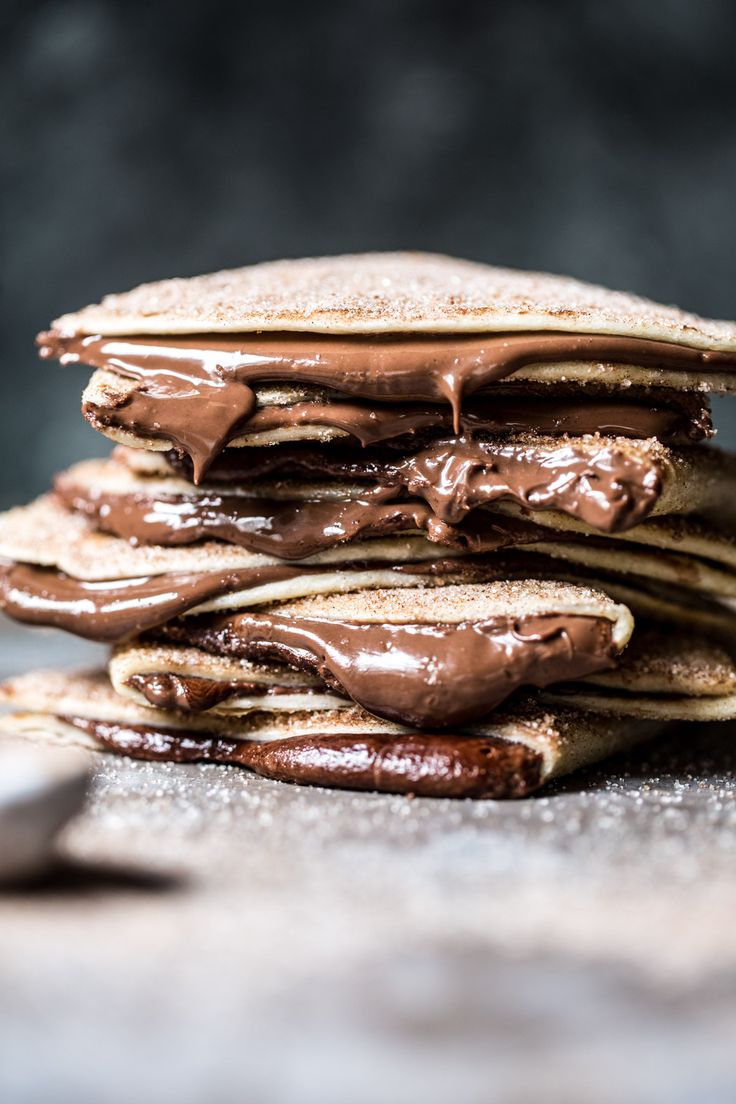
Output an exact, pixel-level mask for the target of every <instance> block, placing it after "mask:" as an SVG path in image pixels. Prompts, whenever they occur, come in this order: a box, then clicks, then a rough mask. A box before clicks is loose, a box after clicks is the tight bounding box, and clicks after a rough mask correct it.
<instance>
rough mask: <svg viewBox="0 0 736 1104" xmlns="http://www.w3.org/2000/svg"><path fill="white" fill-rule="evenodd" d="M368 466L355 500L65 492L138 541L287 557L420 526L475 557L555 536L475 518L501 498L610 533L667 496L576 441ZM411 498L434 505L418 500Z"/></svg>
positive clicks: (652, 480)
mask: <svg viewBox="0 0 736 1104" xmlns="http://www.w3.org/2000/svg"><path fill="white" fill-rule="evenodd" d="M367 463H368V467H369V469H370V471H371V472H372V473H373V475H374V478H375V479H376V482H377V486H374V487H373V488H370V487H367V488H366V490H365V492H364V493H363V495H362V496H361V497H360V498H352V499H350V498H340V499H337V498H336V499H330V500H326V499H323V500H320V501H308V500H307V501H279V500H274V499H260V498H248V497H245V496H243V495H223V494H219V493H216V492H214V491H203V492H202V493H201V494H198V495H197V494H192V495H165V494H163V495H151V494H146V493H145V491H141V492H134V493H113V492H110V493H106V492H104V491H98V490H97V489H96V488H95V487H91V488H90V487H87V486H84V485H80V484H77V483H75V482H74V477H73V475H72V476H71V477H70V476H67V475H63V474H62V475H60V476H58V477H57V479H56V484H55V486H56V492H57V494H58V495H59V496H60V497H61V498H62V500H63V501H64V503H65V504H66V505H67V506H69V507H70V508H71V509H74V510H78V511H81V512H83V513H85V514H87V515H88V516H89V517H92V518H94V520H95V523H96V525H97V527H98V528H100V529H102V530H103V531H105V532H108V533H114V534H115V535H116V536H119V537H123V538H125V539H126V540H130V541H133V542H134V543H139V542H140V543H144V544H163V545H179V544H192V543H194V542H195V541H199V540H205V539H207V538H216V539H218V540H223V541H227V542H228V543H231V544H237V545H240V546H241V547H244V548H248V549H249V550H250V551H252V552H263V553H266V554H271V555H276V556H279V557H281V558H282V559H287V560H298V559H303V558H305V557H307V556H311V555H314V554H315V553H317V552H319V551H322V550H323V549H326V548H331V547H333V546H334V545H336V544H339V543H342V542H344V541H349V540H355V539H357V538H359V537H362V538H364V539H365V538H368V537H380V536H386V535H388V534H391V533H397V532H406V531H412V530H423V531H425V532H426V534H427V536H428V537H429V539H430V540H431V541H435V542H436V543H439V544H444V545H447V546H448V547H452V548H460V549H472V550H473V551H476V552H480V551H491V550H493V549H497V548H500V547H504V546H506V545H509V544H511V543H516V544H519V543H522V542H523V541H524V540H526V541H534V540H545V539H549V532H548V531H545V530H543V529H541V528H539V527H536V526H533V525H532V524H531V523H528V522H527V523H525V522H522V523H518V522H517V523H516V524H514V523H513V522H512V523H507V522H506V521H505V520H504V519H498V518H494V519H491V518H489V517H488V516H486V515H485V514H484V515H483V516H480V517H478V516H475V517H473V518H470V519H469V518H468V515H469V514H471V513H472V512H473V511H475V510H477V509H478V508H480V507H485V506H489V505H491V504H492V503H493V502H495V501H497V500H499V499H506V500H511V501H513V502H516V503H518V504H519V505H520V506H523V507H526V508H529V509H533V510H552V509H554V510H559V511H562V512H563V513H565V514H568V515H570V516H571V517H575V518H577V519H579V520H580V521H584V522H586V523H587V524H588V525H590V526H591V527H593V528H596V529H598V530H600V531H601V532H606V533H611V532H622V531H624V530H626V529H629V528H631V527H632V526H634V525H637V524H638V523H639V522H641V521H642V520H643V519H644V518H645V517H646V516H647V515H648V514H649V513H651V511H652V509H653V507H654V505H655V503H656V502H657V499H658V498H659V496H660V494H661V489H662V477H661V469H660V466H659V464H657V463H656V461H654V460H649V459H645V458H642V457H636V456H629V455H627V454H626V453H625V452H623V451H622V450H620V449H617V448H611V447H601V448H599V449H598V450H597V451H596V452H594V453H592V454H591V453H590V451H586V450H584V449H578V448H576V447H575V446H574V445H559V446H557V447H556V448H551V449H550V448H540V447H535V446H532V445H530V446H523V445H519V444H508V445H492V444H490V443H480V442H474V441H470V440H466V439H463V438H459V439H457V440H454V441H450V442H442V443H438V444H436V445H434V446H432V447H431V448H428V449H425V450H424V451H422V452H419V453H417V454H416V455H414V456H410V457H407V458H406V459H405V460H401V461H398V462H393V463H392V462H391V461H390V460H384V461H383V462H382V463H381V462H380V461H379V460H376V459H372V458H371V459H369V460H368V462H367ZM354 466H357V465H354ZM405 492H408V493H409V494H410V495H413V496H416V498H423V499H425V500H426V502H419V501H416V500H415V501H408V502H407V501H405V500H403V495H404V493H405ZM396 499H399V501H395V500H396ZM466 521H469V524H468V525H466V526H465V527H464V528H462V529H460V528H458V526H461V525H463V523H464V522H466Z"/></svg>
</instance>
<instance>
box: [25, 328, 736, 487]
mask: <svg viewBox="0 0 736 1104" xmlns="http://www.w3.org/2000/svg"><path fill="white" fill-rule="evenodd" d="M39 345H40V351H41V355H42V356H44V357H52V356H54V357H59V358H60V359H61V361H62V363H64V364H70V363H83V364H87V365H90V366H91V367H93V368H103V369H106V370H108V371H111V372H115V373H117V374H118V375H121V376H124V377H126V378H128V379H132V380H134V381H135V382H136V383H137V385H138V386H137V387H136V388H135V389H134V391H133V392H132V393H131V395H130V396H129V397H127V398H125V399H124V400H123V401H122V402H121V403H120V404H118V405H116V406H98V405H95V404H92V403H88V404H86V405H85V410H84V412H85V415H86V416H88V417H89V418H90V419H92V420H93V421H97V423H98V424H100V425H111V426H118V427H120V428H123V429H128V430H131V431H133V432H136V433H140V434H142V435H143V436H147V437H153V438H162V437H164V438H167V439H169V440H171V441H173V442H174V445H175V447H176V448H177V449H178V450H179V451H181V452H182V453H184V454H186V455H188V456H189V457H190V458H191V460H192V463H193V469H194V478H195V481H196V482H200V481H201V479H202V478H203V476H204V475H205V473H206V471H207V469H208V467H209V465H210V464H211V463H212V460H213V459H214V458H215V456H217V455H218V453H219V452H220V451H221V450H222V449H223V448H224V447H225V445H226V444H227V443H228V441H230V440H232V439H233V437H234V436H235V435H236V431H237V430H242V429H243V427H244V426H245V425H246V423H247V422H248V420H249V419H250V418H251V417H252V416H253V413H254V411H255V409H256V397H255V393H254V391H253V389H252V388H253V385H255V384H257V383H259V382H266V381H270V382H279V381H283V382H287V383H289V382H291V383H297V384H312V385H315V386H322V387H327V388H331V389H333V390H336V391H339V392H341V393H343V394H348V395H350V396H355V397H358V398H364V399H370V400H372V401H374V402H379V403H382V402H392V401H394V402H395V401H398V402H420V403H421V402H430V403H438V402H439V403H448V404H449V405H450V407H451V409H452V415H453V431H454V432H455V433H460V431H461V413H462V402H463V398H464V396H466V395H469V394H471V393H473V392H475V391H478V390H479V389H481V388H484V387H488V386H489V385H491V384H493V383H497V382H498V381H499V380H503V379H506V378H508V377H509V376H511V375H512V374H513V373H514V372H515V371H518V370H519V369H520V368H523V367H525V366H526V365H530V364H544V363H554V362H560V361H567V360H584V361H588V360H591V361H599V362H605V363H618V364H636V365H643V366H652V367H661V368H668V369H673V370H679V369H682V370H690V371H698V370H702V369H703V368H713V367H718V368H726V369H732V368H734V367H736V358H734V356H733V354H729V353H719V352H710V351H706V350H700V349H688V348H684V347H682V346H679V345H674V344H670V343H668V342H661V341H648V340H645V339H641V338H629V337H610V336H597V335H589V334H582V335H581V334H569V333H515V334H481V335H477V334H473V335H469V336H467V335H463V336H460V335H452V336H449V337H444V336H437V335H428V336H420V337H415V336H412V337H398V338H397V337H393V336H392V337H388V338H380V337H370V338H368V337H365V336H361V337H356V338H345V337H328V336H316V335H312V334H310V335H309V336H305V335H299V334H296V335H295V334H244V335H238V336H235V337H222V336H214V335H211V334H206V335H199V336H191V337H176V338H175V337H162V338H160V339H158V340H156V339H155V338H148V337H137V338H136V337H74V336H65V335H62V334H59V333H55V332H51V333H47V334H41V335H40V336H39Z"/></svg>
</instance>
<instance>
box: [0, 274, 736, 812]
mask: <svg viewBox="0 0 736 1104" xmlns="http://www.w3.org/2000/svg"><path fill="white" fill-rule="evenodd" d="M39 344H40V349H41V355H42V356H43V357H46V358H49V357H50V358H57V359H59V360H60V361H61V362H62V364H79V365H85V366H86V367H88V368H89V369H91V370H92V377H91V380H90V382H89V384H88V386H87V388H86V391H85V393H84V400H83V411H84V415H85V417H86V418H87V419H88V421H89V422H91V424H92V425H93V426H95V428H96V429H98V430H99V431H100V432H101V433H103V434H105V435H106V436H107V437H109V438H111V439H112V440H113V441H115V442H116V447H115V449H114V451H113V453H112V456H111V457H110V458H109V459H108V460H104V461H97V460H90V461H85V462H82V463H80V464H77V465H76V466H75V467H73V468H71V469H70V470H69V471H67V472H64V473H63V474H61V475H59V476H58V477H57V479H56V481H55V485H54V489H53V491H52V492H51V493H50V494H48V495H46V496H44V497H42V498H41V499H39V500H37V501H36V502H34V503H32V504H30V505H29V506H25V507H20V508H18V509H15V510H11V511H9V512H8V513H7V514H5V515H4V516H2V517H1V518H0V555H1V556H2V557H3V559H4V566H3V568H2V577H1V579H0V593H1V595H2V604H3V607H4V609H5V612H6V613H7V614H8V615H9V616H11V617H13V618H15V619H17V620H19V621H24V622H26V623H29V624H33V625H51V626H56V627H61V628H63V629H66V630H68V631H70V632H73V633H77V634H78V635H80V636H84V637H88V638H91V639H93V640H99V641H105V642H108V643H110V644H112V645H113V650H112V655H111V659H110V664H109V670H108V671H107V672H92V673H84V674H75V675H70V674H67V673H63V672H50V671H43V672H33V673H31V674H28V675H24V676H21V677H19V678H15V679H12V680H10V681H8V682H7V683H6V684H5V686H4V688H3V690H2V694H3V697H4V700H5V702H6V703H8V704H10V705H11V706H12V707H13V708H14V710H15V712H14V713H13V714H11V715H9V716H5V717H4V718H3V720H2V725H3V727H4V728H5V729H14V730H16V731H18V730H21V731H27V732H29V733H35V734H40V735H47V736H49V737H52V738H55V739H59V740H62V741H67V742H69V741H71V742H82V743H87V744H90V745H92V746H95V747H102V748H107V749H109V750H112V751H118V752H122V753H124V754H128V755H132V756H138V757H142V758H152V759H171V760H176V761H214V762H220V763H236V764H240V765H242V766H245V767H249V768H250V769H252V770H254V771H257V772H258V773H260V774H263V775H266V776H268V777H271V778H276V779H282V780H287V781H294V782H302V783H320V784H324V785H332V786H347V787H356V788H366V789H375V790H384V791H389V792H411V793H415V794H432V795H446V796H494V797H512V796H520V795H523V794H526V793H529V792H530V791H532V790H533V789H535V788H536V787H538V786H540V785H542V784H543V783H544V782H545V781H547V780H548V779H549V778H551V777H554V776H556V775H559V774H562V773H564V772H566V771H569V770H572V769H574V768H576V767H578V766H581V765H584V764H586V763H590V762H593V761H595V760H596V759H600V758H602V757H604V756H606V755H609V754H610V753H612V752H614V751H616V750H618V749H621V748H625V747H628V746H629V745H631V744H633V743H635V742H636V741H638V740H641V739H645V738H649V737H650V736H652V735H653V734H654V733H655V732H657V731H658V730H660V729H661V728H662V727H663V726H665V725H667V724H669V723H671V722H673V721H683V720H720V719H726V718H729V717H732V716H734V715H736V665H735V664H734V660H733V657H732V653H733V648H734V639H735V638H734V628H735V626H736V614H735V613H734V611H733V609H732V605H731V603H730V602H729V599H731V600H732V599H733V598H735V597H736V547H735V546H734V541H733V536H732V534H733V532H734V525H735V524H736V516H735V515H736V507H735V506H734V497H735V496H734V490H736V481H734V475H735V473H736V463H735V461H734V458H732V457H730V456H728V455H726V454H724V453H722V452H719V451H717V450H716V449H714V448H713V447H712V446H710V445H709V444H708V439H709V438H710V437H711V436H712V433H713V429H712V425H711V418H710V410H709V406H708V400H707V394H708V392H710V391H719V392H728V391H734V390H736V326H733V325H730V324H727V323H723V322H712V321H706V320H703V319H701V318H698V317H696V316H694V315H690V314H685V313H684V312H682V311H679V310H676V309H673V308H667V307H661V306H658V305H656V304H654V303H651V302H649V301H646V300H643V299H639V298H636V297H634V296H631V295H625V294H621V293H615V292H609V291H606V290H604V289H602V288H598V287H593V286H590V285H587V284H582V283H580V282H578V281H575V280H569V279H561V278H557V277H552V276H546V275H539V274H533V273H522V272H512V271H507V270H502V269H495V268H491V267H488V266H485V265H480V264H475V263H471V262H466V261H456V260H453V259H450V258H445V257H437V256H431V255H423V254H383V255H382V254H369V255H362V256H350V257H338V258H326V259H307V260H301V261H282V262H276V263H270V264H263V265H257V266H253V267H250V268H244V269H239V270H236V271H232V272H222V273H216V274H214V275H210V276H204V277H199V278H195V279H189V280H168V281H164V282H162V283H158V284H151V285H145V286H143V287H140V288H137V289H135V290H134V291H131V292H129V293H127V294H123V295H115V296H108V297H107V298H106V299H104V300H103V302H102V303H101V304H100V305H98V306H90V307H87V308H85V309H84V310H82V311H80V312H78V313H76V314H71V315H66V316H64V317H63V318H61V319H59V320H58V321H57V322H55V323H54V324H53V328H52V329H51V330H50V332H48V333H45V334H42V335H41V336H40V338H39Z"/></svg>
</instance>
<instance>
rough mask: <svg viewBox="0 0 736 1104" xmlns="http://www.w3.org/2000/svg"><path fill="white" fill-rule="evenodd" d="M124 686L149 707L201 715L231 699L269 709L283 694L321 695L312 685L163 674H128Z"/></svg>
mask: <svg viewBox="0 0 736 1104" xmlns="http://www.w3.org/2000/svg"><path fill="white" fill-rule="evenodd" d="M127 685H128V686H130V687H132V688H133V689H134V690H137V691H138V693H139V694H142V695H143V697H144V698H145V699H146V701H147V702H148V704H149V705H152V706H154V707H155V708H156V709H164V710H168V711H172V710H177V709H179V710H182V711H184V712H185V713H204V712H205V711H206V710H208V709H212V708H213V707H214V706H216V705H221V704H222V702H225V701H228V700H229V699H230V698H260V699H262V701H263V708H264V709H267V708H268V702H269V700H270V699H272V698H278V697H281V696H283V695H284V694H299V695H305V694H315V693H317V694H320V693H323V692H324V691H323V690H321V689H319V688H317V689H316V690H315V688H314V687H313V686H273V685H271V684H269V683H263V682H247V681H246V680H245V679H244V680H243V681H242V682H237V681H235V680H223V679H209V678H202V677H200V676H198V675H197V676H195V675H176V674H169V673H168V672H165V671H154V672H150V673H146V674H136V675H131V676H130V678H129V679H128V680H127Z"/></svg>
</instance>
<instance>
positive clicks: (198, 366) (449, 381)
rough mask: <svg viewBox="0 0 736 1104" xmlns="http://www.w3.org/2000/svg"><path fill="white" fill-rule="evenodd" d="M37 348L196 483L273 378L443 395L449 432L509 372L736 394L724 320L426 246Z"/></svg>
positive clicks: (86, 314)
mask: <svg viewBox="0 0 736 1104" xmlns="http://www.w3.org/2000/svg"><path fill="white" fill-rule="evenodd" d="M39 345H40V348H41V354H42V356H44V357H58V358H59V359H60V360H61V361H62V362H63V363H65V364H70V363H83V364H86V365H88V366H89V367H90V368H92V369H97V370H98V374H97V375H96V376H95V378H94V379H93V380H92V382H91V384H90V386H89V388H88V389H87V391H86V393H85V397H84V401H83V412H84V414H85V416H86V417H87V418H88V419H89V420H90V421H91V422H92V424H93V425H94V426H95V427H96V428H98V429H100V430H101V431H102V432H104V433H106V434H110V435H111V436H112V437H113V439H115V440H117V441H118V442H120V443H123V444H128V445H134V446H140V447H146V448H147V447H152V448H159V449H160V448H164V449H169V448H172V447H173V448H175V449H176V450H177V451H178V452H179V453H180V454H181V455H186V456H188V457H189V458H190V460H191V462H192V466H193V476H194V480H195V482H198V483H199V482H201V480H202V479H203V478H204V476H205V474H206V472H207V469H208V467H209V466H210V465H211V464H212V463H213V462H214V460H215V459H216V458H217V456H218V455H219V454H220V453H221V452H222V450H223V449H224V448H226V447H227V445H228V444H229V443H230V442H231V441H233V440H235V439H237V438H238V437H239V436H240V435H242V434H243V433H244V432H246V433H247V423H248V422H249V420H250V419H251V418H252V417H253V415H254V414H256V413H257V412H258V403H259V395H258V390H257V389H258V388H259V387H261V386H262V385H264V384H266V385H270V384H274V383H280V384H284V383H285V384H287V385H290V386H294V387H302V386H308V387H321V388H326V389H327V390H328V391H329V392H333V393H338V394H340V395H347V396H348V397H349V398H350V399H352V400H370V401H371V402H373V403H377V404H378V405H381V404H383V403H389V404H395V403H397V402H399V403H402V402H405V403H427V402H428V403H432V404H435V405H436V404H438V403H439V404H447V405H448V406H449V407H450V408H451V411H452V424H453V432H454V433H455V435H459V434H460V432H461V430H462V429H463V409H464V402H465V400H467V399H468V397H469V396H471V395H473V394H474V393H479V392H483V391H485V390H488V389H489V388H493V387H497V386H498V385H499V384H503V383H504V382H507V381H508V380H509V379H511V378H513V380H514V382H515V383H519V382H524V381H526V382H530V383H532V384H534V385H539V384H542V383H546V384H549V385H561V384H562V385H564V386H565V387H568V386H569V385H570V384H571V383H578V384H581V383H584V384H586V385H587V384H590V383H592V384H594V385H596V386H599V385H600V384H601V382H603V383H605V384H606V385H607V386H609V387H611V386H614V387H618V388H619V389H624V388H626V389H628V388H629V387H631V386H635V387H659V388H662V387H668V388H673V389H675V390H684V391H696V392H699V393H702V392H703V391H708V390H711V389H715V390H719V389H723V390H735V389H736V372H735V371H734V369H735V368H736V327H734V326H732V325H730V324H729V323H725V322H714V321H707V320H703V319H700V318H697V317H696V316H694V315H689V314H686V313H684V312H682V311H678V310H676V309H674V308H668V307H662V306H659V305H657V304H654V303H652V302H650V301H647V300H643V299H639V298H637V297H635V296H629V295H624V294H622V293H618V292H609V291H606V290H605V289H602V288H598V287H593V286H592V285H585V284H582V283H580V282H578V281H574V280H573V281H571V280H566V279H561V278H558V277H551V276H543V275H539V274H534V273H522V272H516V273H514V272H510V271H509V270H502V269H494V268H491V267H488V266H484V265H477V264H472V263H469V262H462V261H453V260H451V259H449V258H441V257H433V256H424V255H421V254H419V255H417V254H393V255H392V254H385V255H383V256H380V255H364V256H356V257H342V258H322V259H311V260H310V259H307V260H302V261H284V262H280V263H275V264H270V265H256V266H253V267H251V268H248V269H239V270H235V271H232V272H229V273H217V274H214V275H212V276H208V277H207V276H206V277H198V278H195V279H192V280H172V281H164V282H163V283H160V284H157V285H148V286H147V287H146V286H144V287H142V288H138V289H136V290H135V291H133V292H130V293H128V294H126V295H120V296H114V297H108V298H107V299H106V300H105V301H104V303H103V304H100V305H99V306H92V307H88V308H85V310H83V311H80V312H78V313H76V314H70V315H65V316H64V317H63V318H61V319H58V320H57V322H56V323H55V324H54V328H53V329H52V330H51V331H50V332H49V333H47V334H42V335H40V336H39ZM260 401H261V403H262V401H263V396H262V395H261V396H260ZM338 428H339V424H338ZM364 439H365V438H364Z"/></svg>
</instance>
